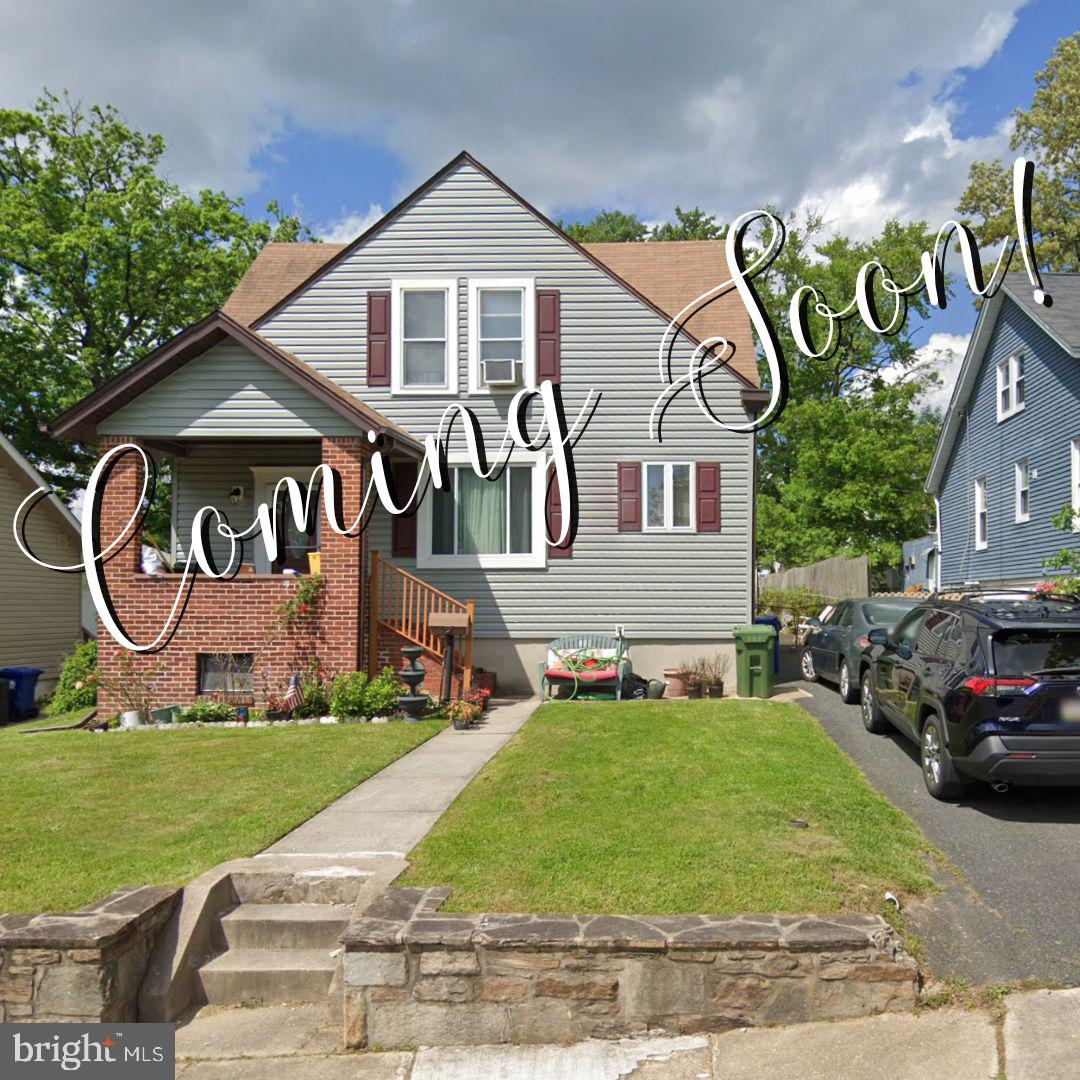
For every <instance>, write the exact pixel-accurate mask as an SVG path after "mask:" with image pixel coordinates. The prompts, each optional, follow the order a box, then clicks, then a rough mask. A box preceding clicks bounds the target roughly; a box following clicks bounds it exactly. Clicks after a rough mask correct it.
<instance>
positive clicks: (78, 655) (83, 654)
mask: <svg viewBox="0 0 1080 1080" xmlns="http://www.w3.org/2000/svg"><path fill="white" fill-rule="evenodd" d="M96 704H97V642H96V641H83V642H81V643H80V644H78V645H76V646H75V651H74V652H73V653H72V654H71V655H70V656H65V657H64V662H63V663H62V664H61V665H60V680H59V682H57V684H56V692H55V693H54V694H53V696H52V701H50V702H49V704H48V707H47V708H46V709H45V711H46V713H48V714H50V715H55V714H56V713H66V712H74V711H75V710H76V709H92V708H93V707H94V706H95V705H96Z"/></svg>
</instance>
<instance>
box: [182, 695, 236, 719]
mask: <svg viewBox="0 0 1080 1080" xmlns="http://www.w3.org/2000/svg"><path fill="white" fill-rule="evenodd" d="M235 719H236V706H235V705H230V704H229V703H228V702H227V701H218V700H217V699H216V698H200V699H199V700H198V701H196V702H195V704H194V705H189V706H188V707H187V708H186V709H184V711H183V712H182V713H181V714H180V723H181V724H194V723H196V722H198V723H203V724H220V723H223V722H224V721H226V720H235Z"/></svg>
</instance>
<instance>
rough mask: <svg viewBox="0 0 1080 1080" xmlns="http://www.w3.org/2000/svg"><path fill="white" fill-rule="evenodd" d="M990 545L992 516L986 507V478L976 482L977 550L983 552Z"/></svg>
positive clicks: (983, 477)
mask: <svg viewBox="0 0 1080 1080" xmlns="http://www.w3.org/2000/svg"><path fill="white" fill-rule="evenodd" d="M989 543H990V515H989V511H988V510H987V505H986V477H985V476H980V477H979V478H978V480H976V481H975V550H976V551H982V550H983V549H984V548H986V547H987V546H988V545H989Z"/></svg>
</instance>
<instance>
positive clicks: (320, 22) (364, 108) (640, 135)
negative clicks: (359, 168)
mask: <svg viewBox="0 0 1080 1080" xmlns="http://www.w3.org/2000/svg"><path fill="white" fill-rule="evenodd" d="M1022 3H1023V0H953V2H950V3H947V4H943V3H941V2H940V0H911V2H909V3H907V4H904V5H885V4H863V5H851V4H848V3H841V2H839V0H832V2H831V3H825V2H823V3H820V4H806V3H803V2H802V0H764V2H760V3H756V4H750V5H735V4H717V3H716V2H715V0H669V2H668V4H667V6H666V7H665V9H664V12H663V16H662V17H661V16H660V15H659V14H658V9H657V8H656V6H655V4H653V3H651V2H648V3H647V2H646V0H625V2H623V3H621V4H619V5H597V4H557V5H550V4H534V5H523V4H506V3H505V2H503V0H469V2H468V3H465V4H456V5H449V4H444V3H440V2H438V0H410V2H408V3H402V2H400V0H369V2H367V3H364V4H356V3H349V2H346V0H337V2H330V0H328V2H325V3H321V4H302V5H299V6H298V5H296V4H294V3H290V2H287V0H236V2H235V3H232V4H227V5H222V4H220V3H219V2H217V0H215V2H213V3H211V2H210V0H188V2H186V3H184V4H182V5H172V6H171V7H169V8H168V9H163V8H161V7H160V6H158V5H155V4H145V3H138V2H137V0H112V2H111V3H109V4H107V5H103V4H72V3H70V2H63V0H35V3H33V4H21V5H16V4H8V5H7V11H6V12H5V33H4V36H3V44H0V101H4V102H5V103H6V104H8V105H11V106H25V105H27V104H29V103H30V102H31V101H32V100H33V98H34V96H35V95H36V93H37V91H38V90H39V89H40V87H41V86H42V85H43V84H45V85H48V86H50V87H52V88H54V89H60V88H63V87H69V88H71V89H72V90H73V91H75V92H76V93H78V94H79V95H81V96H82V97H83V99H84V100H86V101H88V102H90V101H111V102H114V103H115V104H116V105H118V106H119V107H120V108H121V109H122V110H123V111H124V112H125V113H126V114H127V115H128V117H129V118H130V119H131V121H132V122H133V123H135V124H137V125H138V126H140V127H142V128H144V129H148V130H159V131H161V132H163V133H164V134H165V136H166V138H167V139H168V141H169V145H170V148H171V149H170V156H169V166H170V169H171V171H172V173H173V175H174V176H175V177H176V178H177V179H178V180H180V181H181V182H182V183H184V184H187V185H198V184H212V185H215V186H223V187H225V188H227V189H229V190H232V191H235V192H238V193H243V192H245V191H250V190H252V189H253V188H254V187H255V186H257V184H258V180H259V177H258V176H257V175H255V173H254V172H253V166H252V160H253V156H254V155H255V154H256V153H257V152H258V151H260V150H265V149H267V148H272V147H273V144H274V140H275V138H276V137H277V136H278V135H280V133H282V132H284V131H286V130H297V129H311V130H315V131H318V132H320V133H324V134H331V135H345V136H348V135H355V136H358V137H362V138H364V139H365V140H367V141H368V142H373V143H376V144H378V145H380V146H382V147H383V148H384V149H386V150H387V151H389V152H390V153H392V154H394V155H395V156H396V157H397V158H398V159H399V160H401V161H402V162H403V163H404V166H405V169H406V171H407V175H406V176H405V177H404V178H403V181H402V185H401V190H400V191H398V192H395V193H393V194H394V195H395V196H397V195H400V194H403V193H404V192H405V191H407V190H409V189H411V187H412V186H414V185H415V184H416V183H417V182H418V181H419V180H421V179H423V178H424V177H426V176H428V175H430V174H431V173H432V172H433V171H434V170H435V169H436V168H438V167H439V166H440V165H442V164H443V163H444V162H445V161H447V160H448V159H449V158H450V157H452V156H453V155H454V154H455V153H456V152H457V151H458V150H460V149H462V148H463V147H464V148H467V149H469V150H471V151H472V152H473V153H474V154H475V155H476V156H477V157H479V158H480V159H481V160H482V161H485V162H486V163H487V164H488V165H490V166H491V168H493V169H494V170H495V171H496V172H497V173H498V174H499V175H501V176H503V177H504V178H505V179H506V180H507V181H508V182H509V183H510V184H511V185H512V186H514V187H516V188H517V189H518V190H520V191H521V192H522V193H523V194H524V195H525V196H526V197H528V198H529V199H530V200H531V201H533V202H536V203H537V204H539V205H540V206H542V207H544V208H546V209H549V210H558V209H562V208H567V207H584V206H597V205H606V206H613V205H622V206H625V207H627V208H628V209H633V210H636V211H637V212H638V213H639V214H641V215H642V216H643V217H646V218H650V219H652V218H660V217H666V216H667V215H668V214H669V213H670V211H671V208H672V206H673V205H674V204H675V203H676V202H679V203H681V204H682V205H684V206H691V205H695V204H697V205H701V206H703V207H705V208H706V209H708V210H712V211H715V212H716V213H718V214H719V216H720V217H721V218H725V219H730V218H731V217H734V216H735V215H736V214H738V213H741V212H743V211H745V210H748V209H752V208H754V207H757V206H760V205H762V204H763V203H765V202H766V201H773V202H777V203H778V204H780V205H781V206H784V207H794V206H799V205H800V204H803V205H805V204H809V203H810V202H811V201H812V200H817V201H818V202H820V201H822V200H825V201H827V203H828V205H829V208H830V217H831V219H832V220H833V222H834V224H835V225H836V227H838V228H843V229H845V230H847V231H853V232H856V233H857V234H864V233H866V232H870V231H874V230H875V228H876V227H877V226H878V225H880V223H881V220H882V218H883V217H884V216H885V215H886V214H891V213H899V214H903V215H905V216H913V217H923V218H927V219H929V220H930V221H931V222H932V223H937V222H938V221H939V220H941V219H942V218H943V217H944V216H948V215H949V214H950V212H951V210H952V207H953V206H954V205H955V203H956V199H957V196H958V195H959V193H960V192H961V191H962V189H963V186H964V182H965V179H966V174H967V168H968V165H969V164H970V162H971V161H972V160H974V159H977V158H984V157H988V156H992V155H997V154H999V153H1001V152H1003V151H1004V150H1005V149H1006V144H1007V138H1008V131H1007V127H1005V126H1003V127H1002V128H1001V129H999V130H998V131H996V132H993V133H991V134H990V135H988V136H985V137H961V136H959V135H957V134H956V127H955V124H954V118H955V112H954V110H955V108H956V106H955V99H956V92H957V89H958V87H959V86H960V85H961V82H962V78H963V69H965V68H973V67H979V66H980V65H982V64H985V63H986V61H987V60H988V59H989V58H990V57H991V56H992V55H993V54H994V53H995V51H996V50H997V49H999V48H1000V46H1001V43H1002V42H1003V41H1004V40H1005V38H1006V36H1007V35H1008V33H1009V31H1010V30H1011V28H1012V26H1013V25H1014V23H1015V17H1016V16H1015V13H1016V11H1017V9H1018V8H1019V7H1020V6H1021V5H1022ZM301 194H302V193H301ZM358 216H360V217H361V219H362V217H363V215H358Z"/></svg>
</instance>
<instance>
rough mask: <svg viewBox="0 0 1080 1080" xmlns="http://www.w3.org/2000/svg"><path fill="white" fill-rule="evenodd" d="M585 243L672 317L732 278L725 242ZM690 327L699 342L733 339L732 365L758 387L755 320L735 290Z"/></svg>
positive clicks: (698, 314)
mask: <svg viewBox="0 0 1080 1080" xmlns="http://www.w3.org/2000/svg"><path fill="white" fill-rule="evenodd" d="M582 246H583V247H584V248H585V250H586V251H587V252H588V253H589V254H590V255H592V256H594V257H595V258H597V259H599V260H600V262H602V263H603V264H604V265H605V266H607V267H610V268H611V269H612V270H614V271H615V273H616V274H618V275H619V277H621V278H622V279H623V281H625V282H626V283H627V284H628V285H632V286H633V287H634V288H635V289H637V291H638V292H639V293H642V294H643V295H645V296H647V297H648V298H649V299H650V300H651V301H652V302H653V303H654V304H655V305H656V306H657V307H658V308H660V310H661V311H663V312H665V313H666V314H667V315H668V317H669V318H674V317H675V316H676V315H678V314H679V312H680V311H682V309H683V308H684V307H686V305H687V304H689V303H691V301H693V300H696V299H697V298H698V297H699V296H701V295H702V294H703V293H706V292H708V291H709V290H710V289H712V288H715V287H716V286H717V285H719V284H720V283H721V282H722V281H726V280H727V279H728V277H729V276H730V275H729V274H728V268H727V258H726V257H725V255H724V241H723V240H646V241H642V242H641V243H634V244H584V245H582ZM685 325H686V329H687V330H688V331H689V332H690V333H691V334H692V335H693V336H694V337H695V338H697V339H698V341H703V340H704V339H705V338H707V337H724V338H727V339H728V341H730V342H731V343H732V344H733V345H734V346H735V355H734V357H733V358H732V361H731V366H732V368H734V369H735V370H736V371H737V372H739V374H741V375H742V376H743V378H745V379H747V380H748V381H749V382H751V383H753V385H754V386H757V385H758V381H759V380H758V370H757V361H756V360H755V359H754V339H753V336H752V335H751V333H750V319H749V318H748V316H747V314H746V310H745V309H744V308H743V306H742V302H741V301H740V300H739V295H738V293H737V292H735V290H734V289H732V290H730V291H729V292H727V293H725V294H724V295H723V296H721V297H720V298H719V299H718V300H715V301H713V303H711V304H709V305H708V306H707V307H704V308H702V309H701V310H700V311H698V312H696V313H695V314H694V315H692V316H691V317H690V319H689V320H688V321H687V322H686V324H685ZM676 374H679V373H678V372H676Z"/></svg>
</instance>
